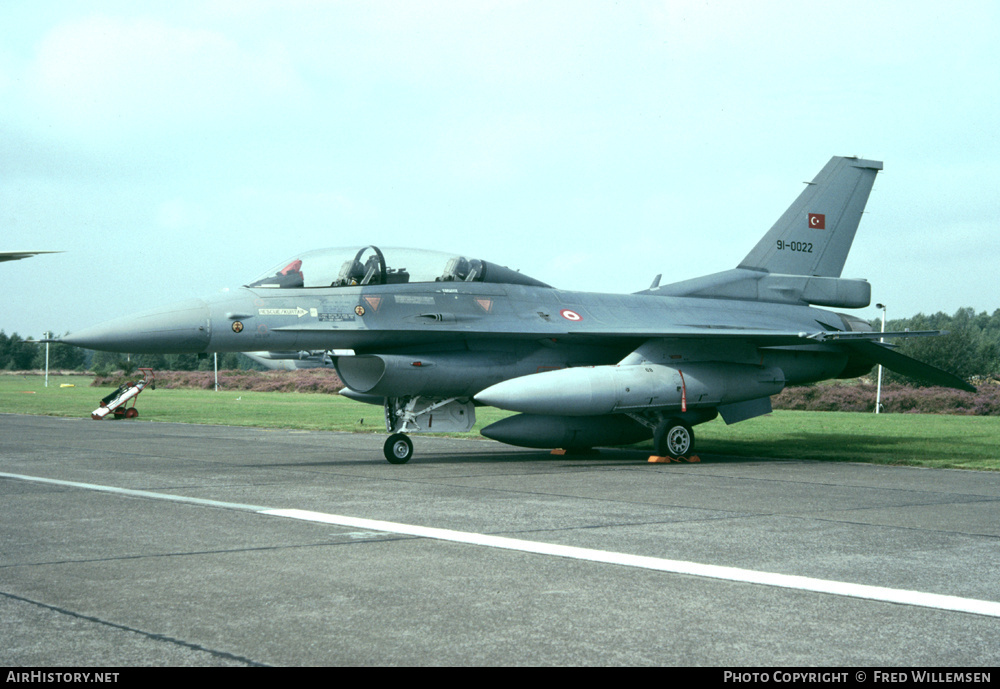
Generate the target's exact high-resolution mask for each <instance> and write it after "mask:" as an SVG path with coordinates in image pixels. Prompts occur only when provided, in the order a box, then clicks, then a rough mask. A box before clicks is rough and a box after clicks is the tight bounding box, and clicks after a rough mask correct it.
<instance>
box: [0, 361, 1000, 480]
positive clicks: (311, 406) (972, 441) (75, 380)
mask: <svg viewBox="0 0 1000 689" xmlns="http://www.w3.org/2000/svg"><path fill="white" fill-rule="evenodd" d="M91 380H92V378H91V377H89V376H52V377H50V378H49V387H48V388H46V387H45V386H44V378H43V377H42V376H38V375H19V374H12V375H0V413H9V414H43V415H48V416H65V417H83V418H86V417H89V416H90V412H91V411H93V410H94V409H96V408H97V405H98V403H99V402H100V400H101V398H102V397H104V396H105V395H107V394H108V393H109V392H111V390H112V388H94V387H90V382H91ZM61 385H72V386H74V387H61ZM136 408H137V409H138V410H139V413H140V417H139V422H142V421H167V422H182V423H202V424H220V425H227V426H257V427H268V428H297V429H306V430H334V431H350V432H371V433H385V421H384V418H383V413H382V408H381V407H378V406H374V405H368V404H361V403H358V402H353V401H351V400H348V399H345V398H342V397H338V396H336V395H322V394H306V393H280V392H275V393H264V392H246V391H220V392H212V391H203V390H164V389H160V390H149V389H147V390H145V391H143V393H142V394H141V395H140V396H139V398H138V404H137V406H136ZM508 415H509V414H508V412H502V411H499V410H496V409H492V408H479V409H477V410H476V416H477V423H476V428H475V429H474V431H473V432H472V433H469V434H467V435H477V434H478V429H479V428H482V427H483V426H486V425H489V424H490V423H493V422H494V421H496V420H498V419H501V418H503V417H505V416H508ZM94 423H136V422H135V421H114V420H105V421H100V422H98V421H95V422H94ZM0 432H2V421H0ZM695 433H696V435H697V439H698V451H699V452H701V453H704V454H724V455H735V456H741V457H769V458H803V459H817V460H826V461H850V462H868V463H875V464H897V465H907V466H923V467H935V468H963V469H981V470H991V471H997V470H1000V417H995V416H945V415H939V414H879V415H878V416H875V415H874V414H865V413H847V412H805V411H776V412H775V413H773V414H771V415H768V416H764V417H759V418H756V419H751V420H749V421H745V422H743V423H739V424H735V425H733V426H726V425H725V424H724V423H722V421H721V420H719V419H716V420H715V421H712V422H710V423H707V424H703V425H700V426H697V427H696V428H695ZM639 447H650V448H651V447H652V444H651V443H644V444H641V445H639Z"/></svg>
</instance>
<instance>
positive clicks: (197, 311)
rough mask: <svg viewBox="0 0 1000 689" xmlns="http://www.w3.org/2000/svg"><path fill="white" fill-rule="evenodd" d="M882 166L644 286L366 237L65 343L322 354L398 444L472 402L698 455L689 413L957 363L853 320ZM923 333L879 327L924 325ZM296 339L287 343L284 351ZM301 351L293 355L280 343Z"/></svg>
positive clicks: (535, 437) (554, 436)
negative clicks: (378, 413) (598, 285)
mask: <svg viewBox="0 0 1000 689" xmlns="http://www.w3.org/2000/svg"><path fill="white" fill-rule="evenodd" d="M881 169H882V163H880V162H877V161H870V160H861V159H857V158H841V157H835V158H833V159H831V160H830V162H829V163H828V164H827V165H826V166H825V167H824V168H823V169H822V170H821V171H820V173H819V174H818V175H817V176H816V178H815V179H814V180H813V181H812V182H811V183H810V184H809V185H808V186H807V187H806V189H805V190H804V191H802V193H801V194H800V195H799V197H798V198H797V199H796V200H795V202H794V203H793V204H792V205H791V206H790V207H789V208H788V210H787V211H786V212H785V213H784V215H782V216H781V218H780V219H779V220H778V221H777V223H775V224H774V226H773V227H772V228H771V229H770V231H768V232H767V234H765V235H764V237H763V238H762V239H761V240H760V241H759V242H758V243H757V245H756V246H755V247H754V248H753V250H751V251H750V253H749V254H748V255H747V257H746V258H745V259H743V262H742V263H740V264H739V266H738V267H736V268H734V269H732V270H727V271H724V272H721V273H715V274H713V275H708V276H705V277H700V278H695V279H691V280H685V281H682V282H677V283H674V284H670V285H664V286H660V285H659V277H657V279H656V280H655V281H654V284H653V285H652V286H651V287H650V288H649V289H647V290H644V291H642V292H639V293H636V294H624V295H623V294H599V293H586V292H567V291H562V290H559V289H556V288H554V287H551V286H549V285H547V284H545V283H544V282H540V281H539V280H536V279H533V278H530V277H528V276H526V275H523V274H521V273H519V272H516V271H514V270H511V269H509V268H505V267H503V266H500V265H497V264H495V263H490V262H487V261H484V260H481V259H473V258H469V257H465V256H457V255H454V254H440V253H434V252H428V251H421V250H404V249H388V248H379V247H376V246H366V247H359V248H353V249H346V250H345V249H339V250H338V249H328V250H320V251H312V252H309V253H304V254H301V255H299V256H296V257H294V258H292V259H289V260H286V261H283V262H282V263H280V264H279V265H277V266H276V267H275V268H273V269H271V270H269V271H267V272H266V273H264V274H263V275H262V276H261V277H259V278H257V279H255V280H252V281H250V282H249V283H248V284H246V285H245V286H243V287H240V288H237V289H233V290H231V291H228V292H226V293H224V294H222V295H221V296H216V297H213V298H205V299H195V300H192V301H188V302H184V303H181V304H175V305H172V306H169V307H166V308H162V309H157V310H153V311H147V312H145V313H141V314H137V315H133V316H128V317H126V318H121V319H118V320H115V321H113V322H110V323H105V324H103V325H99V326H96V327H93V328H90V329H87V330H84V331H81V332H77V333H73V334H71V335H68V336H65V337H63V338H62V341H63V342H66V343H69V344H72V345H78V346H81V347H88V348H92V349H103V350H111V351H118V352H132V353H143V352H150V353H184V352H197V353H208V352H261V351H264V352H270V353H271V354H269V355H268V356H269V357H272V358H280V357H282V356H292V355H295V356H301V355H299V354H298V353H299V352H306V353H308V355H309V356H317V355H318V361H322V360H323V359H324V357H329V359H330V361H332V363H333V365H334V366H335V367H336V370H337V372H338V374H339V375H340V377H341V379H342V380H343V382H344V383H345V384H346V385H347V388H348V389H347V390H345V394H346V395H347V396H349V397H352V398H354V399H358V400H361V401H364V402H372V403H376V404H379V405H384V407H385V419H386V430H387V432H388V433H390V434H391V435H390V436H389V438H388V440H387V441H386V443H385V447H384V451H385V456H386V458H387V459H388V460H389V461H390V462H393V463H403V462H406V461H408V460H409V459H410V457H411V456H412V454H413V443H412V442H411V441H410V439H409V437H408V436H407V435H406V434H407V433H418V432H434V431H456V430H457V431H466V430H469V429H471V428H472V426H473V424H474V422H475V415H476V412H475V408H476V405H492V406H495V407H499V408H501V409H507V410H511V411H515V412H520V413H519V414H517V415H514V416H511V417H508V418H506V419H504V420H502V421H499V422H497V423H494V424H492V425H490V426H488V427H486V428H484V429H483V431H482V433H483V435H485V436H487V437H489V438H494V439H496V440H499V441H502V442H505V443H509V444H513V445H520V446H526V447H539V448H567V449H572V448H591V447H595V446H607V445H623V444H630V443H634V442H638V441H641V440H644V439H647V438H649V437H651V436H652V437H653V438H654V448H655V450H654V451H655V453H656V454H657V455H659V456H663V457H668V458H678V457H688V456H690V453H691V452H692V449H693V447H694V433H693V431H692V426H694V425H696V424H699V423H704V422H706V421H709V420H711V419H713V418H715V417H716V416H721V417H722V418H723V420H724V421H725V422H726V423H727V424H731V423H736V422H738V421H743V420H745V419H750V418H753V417H756V416H760V415H762V414H766V413H768V412H770V411H771V399H770V398H771V395H774V394H777V393H778V392H780V391H781V390H782V389H783V388H784V387H785V386H786V385H798V384H803V383H811V382H814V381H819V380H824V379H829V378H853V377H856V376H859V375H862V374H864V373H866V372H867V371H869V370H871V368H872V367H873V366H874V365H875V364H882V365H884V366H886V367H887V368H890V369H893V370H895V371H898V372H900V373H903V374H905V375H908V376H912V377H915V378H920V379H923V380H925V381H928V382H932V383H935V384H938V385H945V386H950V387H955V388H960V389H963V390H972V389H973V388H972V387H971V386H970V385H969V384H968V383H966V382H965V381H963V380H961V379H960V378H958V377H956V376H954V375H952V374H950V373H947V372H945V371H941V370H939V369H937V368H934V367H931V366H929V365H927V364H923V363H921V362H918V361H916V360H914V359H911V358H908V357H906V356H904V355H902V354H899V353H898V352H895V351H893V350H892V349H891V348H890V347H889V346H886V345H883V344H881V343H879V342H877V341H876V340H878V338H879V337H880V336H881V334H880V333H877V332H872V330H871V328H870V326H869V324H868V322H867V321H865V320H864V319H862V318H859V317H857V316H853V315H848V314H842V313H835V312H833V311H829V310H825V309H821V308H815V307H828V308H848V309H852V308H853V309H856V308H862V307H866V306H868V305H869V304H870V302H871V287H870V285H869V284H868V282H867V281H865V280H860V279H845V278H841V277H840V274H841V270H842V268H843V266H844V261H845V260H846V258H847V254H848V251H849V250H850V248H851V244H852V242H853V240H854V235H855V232H856V230H857V228H858V224H859V222H860V220H861V215H862V212H863V210H864V207H865V204H866V203H867V200H868V195H869V193H870V191H871V188H872V184H873V183H874V180H875V176H876V174H877V173H878V171H879V170H881ZM922 334H937V333H936V332H931V333H927V332H925V333H916V332H907V333H886V334H885V336H887V337H903V336H906V337H912V336H916V335H922ZM282 353H286V354H282ZM287 353H290V354H287Z"/></svg>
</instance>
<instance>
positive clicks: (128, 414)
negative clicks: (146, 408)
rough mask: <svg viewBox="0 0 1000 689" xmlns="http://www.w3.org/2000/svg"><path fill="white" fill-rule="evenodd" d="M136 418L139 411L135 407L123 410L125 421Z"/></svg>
mask: <svg viewBox="0 0 1000 689" xmlns="http://www.w3.org/2000/svg"><path fill="white" fill-rule="evenodd" d="M137 416H139V410H138V409H136V408H135V407H132V408H131V409H126V410H125V418H126V419H134V418H136V417H137Z"/></svg>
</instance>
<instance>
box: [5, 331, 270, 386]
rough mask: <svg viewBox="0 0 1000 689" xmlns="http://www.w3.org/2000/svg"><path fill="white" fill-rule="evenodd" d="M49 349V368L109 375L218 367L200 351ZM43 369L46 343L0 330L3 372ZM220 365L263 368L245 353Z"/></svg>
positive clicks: (227, 357) (228, 357)
mask: <svg viewBox="0 0 1000 689" xmlns="http://www.w3.org/2000/svg"><path fill="white" fill-rule="evenodd" d="M48 349H49V370H50V371H80V372H83V371H93V372H94V373H96V374H98V375H106V374H107V373H110V372H111V371H119V370H124V371H127V372H129V373H131V372H132V371H134V370H135V369H137V368H139V367H141V366H144V367H147V368H152V369H154V370H158V371H211V370H212V369H213V368H214V367H215V362H214V360H213V358H212V357H210V356H208V357H206V356H201V357H199V356H198V355H197V354H119V353H116V352H95V351H93V350H89V349H81V348H79V347H71V346H69V345H66V344H60V343H52V344H50V345H49V347H48ZM44 368H45V344H44V343H41V342H37V341H35V340H33V339H31V338H28V339H24V338H22V337H20V336H19V335H18V334H17V333H14V334H12V335H9V336H8V335H7V334H6V333H5V332H4V331H3V330H0V371H38V370H42V369H44ZM219 368H220V369H222V370H233V371H245V370H251V369H253V370H261V369H263V368H264V367H263V366H261V365H260V364H258V363H257V362H256V361H254V360H253V359H250V358H249V357H246V356H243V355H242V354H238V353H236V352H226V353H225V354H219Z"/></svg>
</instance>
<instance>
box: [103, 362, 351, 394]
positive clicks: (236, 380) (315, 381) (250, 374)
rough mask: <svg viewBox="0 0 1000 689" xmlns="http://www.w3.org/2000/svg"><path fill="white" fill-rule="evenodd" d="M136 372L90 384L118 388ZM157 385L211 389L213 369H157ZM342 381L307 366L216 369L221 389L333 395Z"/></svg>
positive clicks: (112, 375) (120, 373) (105, 377)
mask: <svg viewBox="0 0 1000 689" xmlns="http://www.w3.org/2000/svg"><path fill="white" fill-rule="evenodd" d="M138 378H139V376H138V375H133V376H130V377H127V378H126V376H125V374H124V373H122V372H121V371H118V372H116V373H113V374H110V375H107V376H97V377H95V378H94V382H93V383H92V385H94V386H97V387H117V386H118V385H121V384H122V383H123V382H125V381H126V380H129V381H135V380H137V379H138ZM155 384H156V387H158V388H161V389H164V390H170V389H175V388H184V389H196V390H214V389H215V374H214V373H213V372H212V371H157V372H156V379H155ZM342 387H344V384H343V383H341V382H340V377H339V376H337V374H336V372H334V371H332V370H330V369H322V368H316V369H307V370H301V371H219V389H220V390H246V391H250V392H318V393H328V394H333V393H336V392H337V391H339V390H340V389H341V388H342Z"/></svg>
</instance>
